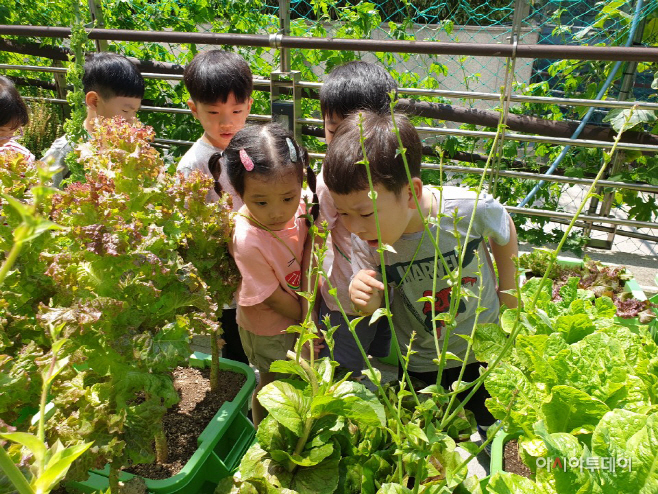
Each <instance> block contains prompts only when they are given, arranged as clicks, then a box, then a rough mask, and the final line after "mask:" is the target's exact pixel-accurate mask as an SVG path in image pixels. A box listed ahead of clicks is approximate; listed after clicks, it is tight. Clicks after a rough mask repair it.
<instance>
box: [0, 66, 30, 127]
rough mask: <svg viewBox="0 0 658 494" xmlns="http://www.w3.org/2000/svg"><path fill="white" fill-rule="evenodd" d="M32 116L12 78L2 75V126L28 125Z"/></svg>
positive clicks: (0, 95)
mask: <svg viewBox="0 0 658 494" xmlns="http://www.w3.org/2000/svg"><path fill="white" fill-rule="evenodd" d="M29 120H30V117H29V116H28V113H27V107H26V106H25V102H24V101H23V98H21V95H20V94H19V92H18V90H17V89H16V86H14V83H13V82H12V81H11V79H9V78H7V77H5V76H2V75H0V127H4V126H5V125H10V126H11V128H12V129H14V128H17V127H22V126H24V125H27V123H28V122H29Z"/></svg>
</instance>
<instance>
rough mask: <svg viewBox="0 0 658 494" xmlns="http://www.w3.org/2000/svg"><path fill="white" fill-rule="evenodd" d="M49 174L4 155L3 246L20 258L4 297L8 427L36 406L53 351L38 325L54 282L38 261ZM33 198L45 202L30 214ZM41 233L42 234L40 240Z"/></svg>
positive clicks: (1, 317) (3, 407)
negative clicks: (44, 361) (43, 364)
mask: <svg viewBox="0 0 658 494" xmlns="http://www.w3.org/2000/svg"><path fill="white" fill-rule="evenodd" d="M45 173H46V172H45V171H44V170H43V169H39V168H38V167H37V165H36V164H34V163H27V162H26V161H25V159H24V156H23V155H21V154H18V153H16V154H10V153H6V154H4V155H2V157H1V158H0V182H1V190H2V192H3V197H4V198H5V199H4V200H5V205H4V206H3V208H2V211H1V212H0V218H1V219H2V221H1V224H0V247H1V249H2V251H4V252H7V253H9V252H13V249H14V248H15V246H16V245H17V241H19V242H20V249H19V250H20V253H19V254H18V255H17V257H16V258H15V261H14V264H13V266H12V268H11V269H10V270H9V271H8V272H7V273H6V278H4V280H3V285H2V292H1V296H0V370H1V371H2V374H1V376H2V377H0V389H2V392H1V393H0V415H1V416H2V417H3V419H4V420H6V421H7V422H10V423H11V422H13V421H14V420H16V419H17V418H19V410H20V407H21V406H23V405H29V404H32V405H34V404H35V403H38V401H39V399H38V396H39V393H40V390H41V382H40V380H39V378H38V369H39V366H40V360H41V358H42V357H44V355H45V354H46V353H47V350H46V348H47V347H49V346H50V344H49V342H48V340H47V339H46V337H45V335H44V333H43V330H42V329H41V328H39V327H38V323H37V320H36V312H37V310H38V305H39V304H40V303H47V301H48V299H49V297H51V296H52V295H53V293H54V287H53V284H52V281H51V280H50V279H49V278H48V277H47V276H46V275H45V270H46V263H45V262H44V261H43V260H42V259H41V257H40V254H41V251H42V250H43V249H44V246H45V245H46V244H47V242H48V239H49V238H50V233H49V230H50V229H51V228H53V226H54V225H53V224H52V223H51V222H49V221H47V220H46V219H45V218H44V210H45V209H47V208H48V204H49V202H50V197H49V193H50V191H49V190H48V189H47V188H45V187H42V186H38V185H36V184H38V183H39V180H40V179H44V174H45ZM35 195H36V196H37V197H38V198H39V199H40V200H41V202H40V205H38V206H37V207H36V210H35V211H32V209H31V206H30V204H31V203H32V198H33V197H34V196H35ZM37 232H40V233H41V235H39V236H36V235H35V234H37ZM34 410H36V409H32V411H34ZM27 415H29V414H24V415H23V416H22V417H20V418H21V420H24V419H25V418H27Z"/></svg>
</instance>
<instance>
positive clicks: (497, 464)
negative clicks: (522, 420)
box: [489, 429, 522, 476]
mask: <svg viewBox="0 0 658 494" xmlns="http://www.w3.org/2000/svg"><path fill="white" fill-rule="evenodd" d="M521 434H522V432H521V431H516V432H505V431H504V430H503V429H501V430H499V431H498V434H496V437H494V439H493V441H491V464H490V465H489V475H490V476H491V475H493V474H494V473H496V472H504V470H503V460H504V459H505V456H504V448H505V443H507V442H509V441H511V440H512V439H516V438H518V437H519V436H520V435H521Z"/></svg>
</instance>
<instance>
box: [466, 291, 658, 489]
mask: <svg viewBox="0 0 658 494" xmlns="http://www.w3.org/2000/svg"><path fill="white" fill-rule="evenodd" d="M577 283H578V280H577V278H571V279H570V280H569V283H568V284H567V285H565V286H563V287H562V289H561V290H560V293H561V296H562V299H561V300H560V301H559V302H554V301H552V286H551V284H550V283H549V284H548V285H543V286H540V281H539V279H538V278H533V279H531V280H529V281H528V283H526V285H524V287H523V288H522V297H523V299H524V302H526V303H530V301H531V299H533V298H535V297H538V298H537V299H538V302H537V304H536V306H535V310H534V311H533V312H525V311H524V310H522V309H520V310H518V311H517V310H515V309H510V310H508V311H506V312H505V313H504V314H503V316H502V319H501V326H500V327H499V326H495V325H488V326H485V327H482V328H479V329H478V331H476V335H475V350H476V354H478V356H479V358H483V359H485V360H491V359H492V358H493V356H494V355H495V354H496V351H497V349H498V348H500V347H501V346H502V345H504V344H505V342H506V341H507V340H508V337H509V334H510V332H511V330H512V327H513V325H514V321H515V320H520V321H521V326H522V329H521V332H520V334H518V336H517V337H516V340H515V344H514V349H513V351H512V352H511V353H510V354H509V355H508V357H507V358H505V359H504V360H503V362H502V365H501V366H499V367H498V368H497V369H496V370H494V371H493V373H492V374H491V376H490V378H489V379H488V380H487V383H486V386H487V390H488V391H489V392H490V394H491V396H492V398H491V400H490V402H489V403H488V404H487V406H488V407H489V409H490V410H491V412H492V413H493V414H494V416H496V417H501V418H502V417H504V416H506V413H505V405H506V404H507V403H508V400H509V399H510V397H511V396H512V394H514V396H515V397H516V402H515V407H514V408H513V409H512V411H511V413H510V415H509V427H510V429H511V430H517V429H521V430H523V435H522V436H521V437H520V438H519V440H518V441H519V448H520V451H521V456H522V458H523V459H524V461H525V463H526V464H527V465H528V466H529V467H530V468H531V470H532V471H533V474H534V475H535V481H534V482H533V481H529V480H526V479H524V480H521V479H520V477H518V476H515V475H511V474H503V475H499V477H500V478H499V477H494V478H492V479H491V481H490V484H489V490H490V492H495V493H498V492H505V491H504V490H503V485H504V484H509V485H515V486H517V488H522V487H521V486H525V487H523V488H524V489H527V490H523V491H522V492H557V493H566V492H574V491H575V490H577V489H578V488H583V489H587V490H588V491H590V492H597V490H595V489H596V488H595V486H598V488H601V487H603V486H606V488H611V489H622V490H625V489H628V491H629V492H630V491H631V490H632V491H633V492H650V487H649V486H650V485H654V484H655V482H658V475H656V474H655V472H653V473H652V472H651V471H650V468H649V469H647V466H648V465H650V464H651V462H652V461H655V460H653V459H652V455H651V454H649V455H647V456H645V455H644V454H643V453H642V452H641V451H642V448H643V446H642V444H641V443H642V441H646V439H643V437H646V434H647V433H648V434H651V432H649V431H644V432H642V433H640V434H639V435H638V436H637V437H636V438H635V439H633V440H631V439H630V438H631V437H633V436H634V434H635V433H636V432H639V431H640V430H641V429H642V427H644V424H645V423H646V424H647V426H648V427H649V429H651V428H652V427H653V425H651V424H653V422H654V421H655V419H656V417H657V416H658V413H657V412H656V410H657V407H656V405H657V401H656V400H658V394H656V389H658V388H657V387H656V385H657V383H658V380H657V377H656V376H657V375H658V374H657V371H658V359H656V355H657V354H658V347H656V344H655V343H654V341H653V340H652V339H651V337H650V335H649V334H648V332H647V331H646V327H640V329H639V330H636V331H632V330H631V329H629V328H626V327H623V326H618V325H615V323H614V319H613V317H614V316H615V313H616V309H615V306H614V305H613V304H612V301H611V300H610V299H609V298H608V297H601V298H598V299H596V304H595V305H592V304H591V302H590V300H589V299H588V298H587V297H586V296H584V292H583V291H582V290H579V289H578V288H577ZM631 423H636V424H638V426H639V427H638V428H636V427H635V426H631ZM613 424H614V425H613ZM624 424H627V425H624ZM626 427H627V428H629V430H628V433H622V431H623V430H624V428H626ZM627 439H628V442H626V441H627ZM605 444H607V446H604V445H605ZM610 456H612V457H613V458H614V459H613V461H616V458H617V457H620V456H624V457H628V458H632V461H633V471H634V472H636V469H637V470H639V471H640V472H643V473H640V474H639V475H637V476H634V477H632V478H631V477H630V476H629V475H627V474H626V472H621V473H618V474H614V472H610V471H609V470H606V469H601V468H598V469H589V470H588V469H585V470H582V469H580V470H579V469H578V468H567V469H565V470H564V471H563V470H561V469H559V468H554V469H550V468H549V469H546V468H543V469H542V468H537V465H546V464H551V463H553V462H554V460H555V458H556V457H559V458H561V461H562V462H564V461H566V460H567V459H569V458H573V459H577V460H578V461H582V462H586V461H588V460H587V458H597V460H596V461H597V462H598V464H599V465H601V463H600V459H601V457H606V458H607V457H610ZM592 464H593V463H592ZM535 482H536V484H535ZM631 485H632V486H633V487H630V486H631ZM642 486H644V487H642ZM643 488H645V489H646V488H648V489H649V490H647V491H643V490H642V489H643ZM539 489H544V490H539Z"/></svg>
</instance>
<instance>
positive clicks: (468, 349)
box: [440, 254, 484, 429]
mask: <svg viewBox="0 0 658 494" xmlns="http://www.w3.org/2000/svg"><path fill="white" fill-rule="evenodd" d="M477 258H478V275H479V276H480V279H482V267H483V266H484V264H480V263H479V261H480V256H479V254H478V255H477ZM483 291H484V284H483V283H480V288H479V293H478V303H477V308H476V309H475V319H474V320H473V329H472V330H471V337H470V338H469V340H468V342H467V345H466V353H465V354H464V360H463V364H462V366H461V369H460V370H459V377H458V378H457V387H456V391H459V392H461V390H460V388H461V382H462V378H463V377H464V372H465V371H466V365H467V362H468V357H469V355H470V354H471V347H472V346H473V337H474V336H475V330H476V328H477V325H478V319H479V318H480V310H479V309H480V302H481V301H482V292H483ZM456 399H457V393H454V394H453V395H452V396H451V397H450V401H449V402H448V407H447V408H446V414H447V413H449V412H450V409H451V408H452V407H453V405H454V404H455V400H456ZM445 417H446V415H444V416H443V419H441V425H440V427H441V429H443V427H444V426H445V425H446V423H445V422H444V420H445Z"/></svg>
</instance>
